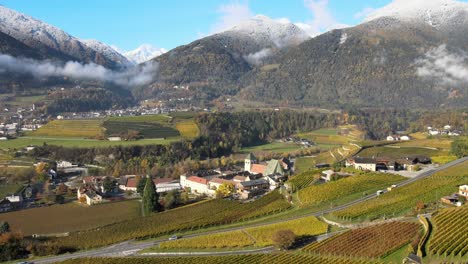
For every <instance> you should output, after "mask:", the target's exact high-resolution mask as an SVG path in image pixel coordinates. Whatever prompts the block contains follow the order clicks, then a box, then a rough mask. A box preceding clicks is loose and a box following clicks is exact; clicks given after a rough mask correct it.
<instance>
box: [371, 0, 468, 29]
mask: <svg viewBox="0 0 468 264" xmlns="http://www.w3.org/2000/svg"><path fill="white" fill-rule="evenodd" d="M460 15H462V16H464V17H465V18H466V16H467V15H468V3H464V2H459V1H454V0H394V1H393V2H392V3H390V4H389V5H387V6H385V7H383V8H380V9H377V10H375V11H374V12H372V13H370V14H369V15H368V16H367V17H366V19H365V22H369V21H372V20H376V19H378V18H382V17H391V18H396V19H398V20H401V21H405V22H422V23H426V24H428V25H430V26H433V27H435V28H438V27H441V26H447V25H452V24H454V23H457V19H458V18H459V17H460Z"/></svg>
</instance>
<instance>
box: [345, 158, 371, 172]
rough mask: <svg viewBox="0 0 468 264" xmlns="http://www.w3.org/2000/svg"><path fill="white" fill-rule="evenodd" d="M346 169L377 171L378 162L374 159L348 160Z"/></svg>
mask: <svg viewBox="0 0 468 264" xmlns="http://www.w3.org/2000/svg"><path fill="white" fill-rule="evenodd" d="M346 167H354V168H355V169H357V170H363V171H377V161H376V160H375V159H373V158H360V157H356V158H351V159H347V160H346Z"/></svg>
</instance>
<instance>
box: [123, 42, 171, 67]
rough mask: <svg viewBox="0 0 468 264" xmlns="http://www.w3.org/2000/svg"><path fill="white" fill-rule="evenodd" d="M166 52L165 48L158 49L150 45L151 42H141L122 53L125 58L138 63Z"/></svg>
mask: <svg viewBox="0 0 468 264" xmlns="http://www.w3.org/2000/svg"><path fill="white" fill-rule="evenodd" d="M166 52H167V50H166V49H158V48H156V47H154V46H152V45H151V44H143V45H141V46H140V47H138V48H136V49H134V50H132V51H127V52H124V53H123V55H124V56H125V57H127V59H129V60H130V61H131V62H133V63H135V64H140V63H143V62H147V61H149V60H151V59H154V58H156V57H158V56H161V55H162V54H164V53H166Z"/></svg>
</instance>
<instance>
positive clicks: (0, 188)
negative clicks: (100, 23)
mask: <svg viewBox="0 0 468 264" xmlns="http://www.w3.org/2000/svg"><path fill="white" fill-rule="evenodd" d="M22 186H23V185H22V184H16V183H6V184H3V183H0V200H2V199H3V198H5V196H7V195H9V194H13V193H15V192H16V191H18V190H19V189H20V188H21V187H22Z"/></svg>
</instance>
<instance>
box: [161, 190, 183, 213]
mask: <svg viewBox="0 0 468 264" xmlns="http://www.w3.org/2000/svg"><path fill="white" fill-rule="evenodd" d="M179 203H180V195H179V192H178V191H176V190H173V191H170V192H168V193H167V194H166V195H165V196H164V208H165V209H172V208H174V207H175V206H176V205H177V204H179Z"/></svg>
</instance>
